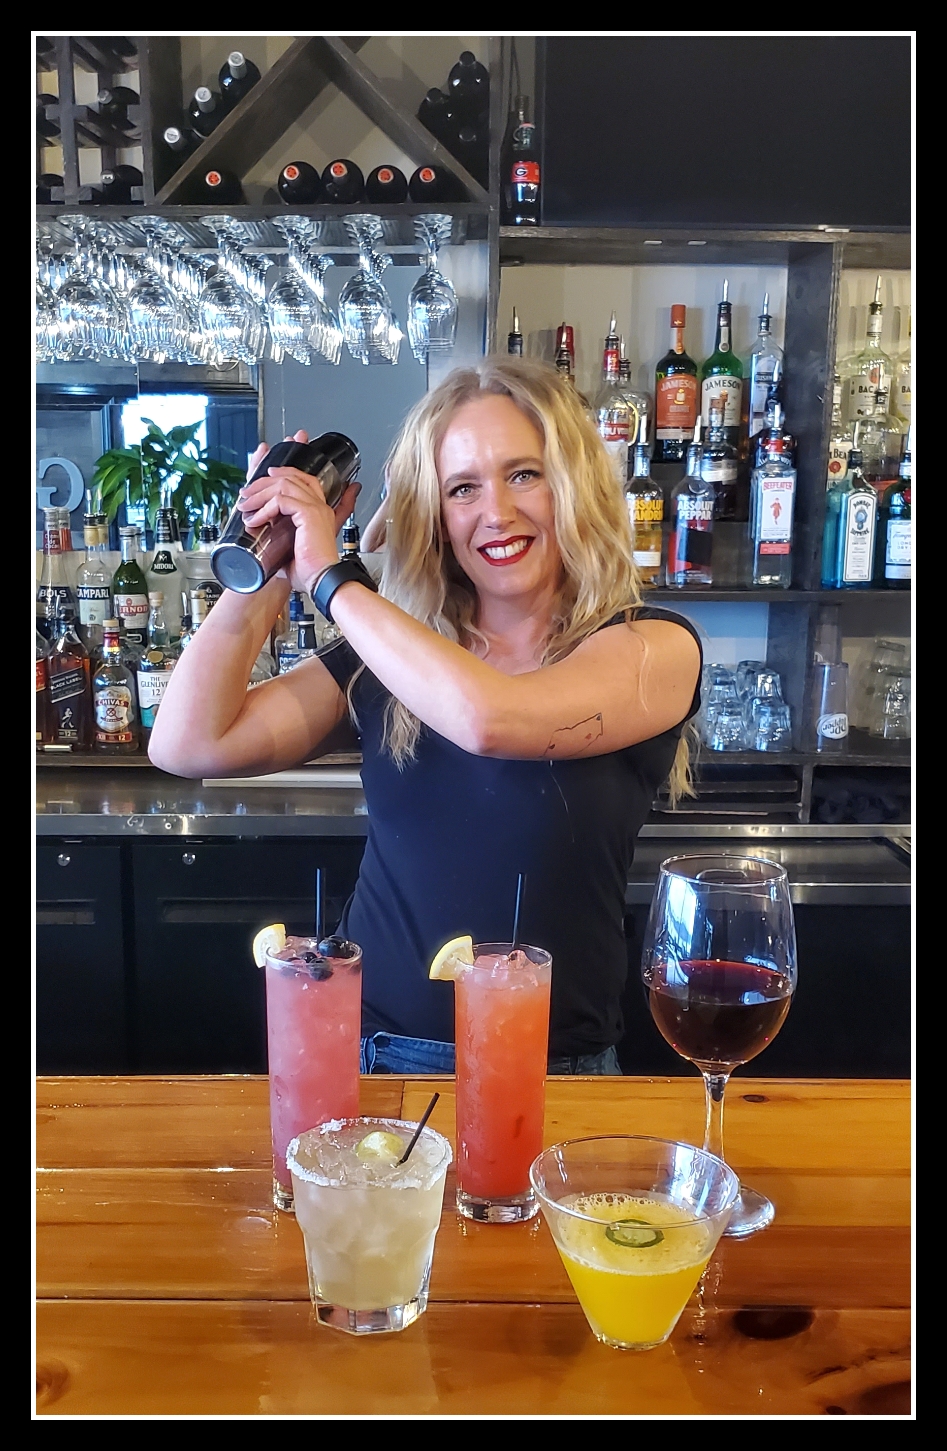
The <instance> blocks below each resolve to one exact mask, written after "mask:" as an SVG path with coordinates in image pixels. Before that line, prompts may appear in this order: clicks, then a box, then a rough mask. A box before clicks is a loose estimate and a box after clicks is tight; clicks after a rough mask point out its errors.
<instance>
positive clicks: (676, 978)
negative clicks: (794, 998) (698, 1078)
mask: <svg viewBox="0 0 947 1451" xmlns="http://www.w3.org/2000/svg"><path fill="white" fill-rule="evenodd" d="M672 973H673V976H672ZM668 978H671V981H668ZM791 995H792V988H791V986H790V983H789V979H788V978H787V977H786V976H785V974H783V973H781V972H775V971H774V970H773V969H772V968H768V967H758V966H757V965H756V964H755V963H752V962H719V961H715V962H699V961H696V962H682V963H680V964H679V967H677V968H674V969H668V968H659V969H657V970H656V971H655V975H654V980H653V982H652V984H651V992H650V995H649V996H650V1005H651V1016H652V1017H653V1018H654V1021H655V1023H656V1024H657V1026H658V1029H659V1031H660V1033H661V1036H662V1037H663V1038H666V1039H667V1041H668V1042H669V1043H670V1045H671V1047H672V1048H673V1049H674V1051H675V1053H680V1055H681V1057H682V1058H688V1059H690V1061H691V1062H692V1063H696V1064H697V1065H698V1066H700V1067H704V1068H708V1069H710V1068H732V1067H734V1066H735V1065H736V1064H738V1063H747V1062H748V1061H749V1060H750V1059H751V1058H755V1057H756V1055H757V1053H762V1051H763V1049H764V1048H765V1047H766V1045H767V1044H768V1043H769V1042H771V1040H772V1039H773V1038H774V1037H775V1036H776V1034H777V1033H778V1032H779V1030H780V1028H781V1027H782V1024H783V1019H784V1018H785V1016H786V1014H787V1013H788V1012H789V1002H790V998H791Z"/></svg>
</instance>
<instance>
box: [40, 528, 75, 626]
mask: <svg viewBox="0 0 947 1451" xmlns="http://www.w3.org/2000/svg"><path fill="white" fill-rule="evenodd" d="M71 549H72V533H71V530H70V528H69V511H68V509H60V508H57V507H56V506H51V507H49V508H47V509H44V510H43V572H42V575H41V577H40V583H39V589H38V590H37V592H36V628H37V629H38V630H39V632H40V634H41V635H42V636H43V637H44V638H45V639H47V640H50V639H52V637H53V634H54V633H55V630H54V622H55V619H56V610H57V607H58V605H59V604H60V603H62V604H66V605H69V606H70V607H71V609H72V610H73V612H75V608H76V596H75V592H74V590H73V588H72V582H71V580H70V578H69V570H68V568H67V565H66V559H67V556H68V554H69V552H70V551H71Z"/></svg>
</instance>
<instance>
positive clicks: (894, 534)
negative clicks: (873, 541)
mask: <svg viewBox="0 0 947 1451" xmlns="http://www.w3.org/2000/svg"><path fill="white" fill-rule="evenodd" d="M885 546H886V547H885V578H886V579H910V578H911V521H910V519H889V520H888V537H887V540H886V541H885Z"/></svg>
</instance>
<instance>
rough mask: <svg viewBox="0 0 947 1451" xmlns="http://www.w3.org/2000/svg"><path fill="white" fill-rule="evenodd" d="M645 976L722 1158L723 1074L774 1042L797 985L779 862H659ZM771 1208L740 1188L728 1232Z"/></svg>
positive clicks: (749, 1225)
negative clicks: (690, 1069)
mask: <svg viewBox="0 0 947 1451" xmlns="http://www.w3.org/2000/svg"><path fill="white" fill-rule="evenodd" d="M641 974H642V978H643V980H644V984H645V987H646V988H647V991H648V1001H649V1005H650V1008H651V1015H652V1017H653V1018H654V1021H655V1023H656V1024H657V1027H658V1030H659V1031H660V1033H661V1035H662V1037H664V1038H665V1039H666V1040H667V1042H668V1043H670V1045H671V1047H672V1048H673V1049H674V1051H675V1053H679V1054H680V1055H681V1057H682V1058H686V1059H687V1060H688V1061H689V1062H691V1063H694V1064H696V1066H697V1067H698V1068H699V1069H700V1071H701V1073H702V1074H703V1078H704V1085H705V1092H706V1124H705V1131H704V1148H705V1149H706V1150H708V1151H709V1152H710V1153H711V1154H716V1156H717V1157H718V1158H721V1159H722V1158H723V1157H724V1152H723V1102H724V1091H725V1089H726V1086H727V1080H728V1079H729V1077H730V1074H731V1073H732V1072H733V1070H734V1068H736V1067H738V1066H739V1065H740V1064H741V1063H747V1062H749V1061H750V1059H751V1058H755V1057H756V1055H757V1054H758V1053H761V1052H762V1051H763V1049H764V1048H765V1047H766V1046H767V1044H768V1043H771V1042H772V1040H773V1038H774V1037H775V1036H776V1034H777V1033H778V1032H779V1030H780V1028H781V1027H782V1024H783V1021H784V1019H785V1017H786V1014H787V1013H788V1011H789V1004H790V1001H791V999H792V995H793V992H794V991H795V987H796V934H795V927H794V925H793V916H792V903H791V901H790V896H789V882H788V878H787V876H786V871H785V868H783V867H781V866H779V865H778V863H776V862H771V861H766V860H764V859H763V858H761V857H746V856H730V855H727V856H681V857H671V858H670V859H669V860H668V861H665V862H662V863H661V870H660V872H659V875H658V881H657V884H656V886H655V891H654V896H653V898H652V900H651V911H650V914H649V917H648V925H647V929H646V931H645V941H644V950H643V953H642V960H641ZM774 1213H775V1211H774V1209H773V1205H772V1204H771V1203H770V1201H769V1200H768V1199H767V1198H766V1197H765V1196H764V1195H762V1194H760V1193H758V1192H757V1191H756V1190H755V1189H748V1188H747V1187H746V1186H745V1185H742V1186H741V1188H740V1197H739V1199H738V1200H737V1203H736V1205H735V1207H734V1210H733V1213H732V1215H731V1218H730V1222H729V1224H728V1226H727V1229H726V1231H725V1232H726V1233H727V1234H728V1235H731V1236H733V1237H735V1238H742V1237H744V1236H746V1235H749V1234H755V1233H756V1231H757V1230H760V1229H765V1227H766V1225H768V1224H769V1223H771V1221H772V1219H773V1215H774Z"/></svg>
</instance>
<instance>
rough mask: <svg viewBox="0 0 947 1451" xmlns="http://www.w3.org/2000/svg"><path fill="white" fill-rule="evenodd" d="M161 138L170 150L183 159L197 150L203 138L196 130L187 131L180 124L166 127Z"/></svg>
mask: <svg viewBox="0 0 947 1451" xmlns="http://www.w3.org/2000/svg"><path fill="white" fill-rule="evenodd" d="M161 139H162V141H163V142H164V144H165V146H167V148H168V150H169V151H173V152H174V153H175V155H176V156H178V157H179V158H180V160H181V161H183V160H184V158H185V156H189V155H190V153H191V152H192V151H195V150H196V149H197V147H198V146H200V144H201V140H202V138H201V137H200V136H198V135H197V134H196V133H195V132H194V131H185V130H184V129H183V128H182V127H180V126H167V127H165V129H164V131H162V133H161Z"/></svg>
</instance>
